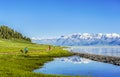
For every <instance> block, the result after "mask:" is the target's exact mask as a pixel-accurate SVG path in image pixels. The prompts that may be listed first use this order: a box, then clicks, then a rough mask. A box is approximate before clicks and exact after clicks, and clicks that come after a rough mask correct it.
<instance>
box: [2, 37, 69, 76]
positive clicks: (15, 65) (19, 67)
mask: <svg viewBox="0 0 120 77" xmlns="http://www.w3.org/2000/svg"><path fill="white" fill-rule="evenodd" d="M24 47H28V48H29V52H28V54H27V55H26V54H22V53H20V49H23V48H24ZM47 48H48V46H47V45H38V44H32V43H28V42H25V41H22V42H21V40H16V41H15V40H14V41H12V40H2V39H0V77H56V75H45V74H38V73H33V72H32V70H33V69H35V68H39V67H41V66H42V65H43V64H44V63H45V62H47V61H51V60H53V58H54V57H61V56H69V55H71V54H70V53H69V52H68V51H66V50H62V48H61V47H53V46H52V50H51V51H47ZM59 77H62V76H59Z"/></svg>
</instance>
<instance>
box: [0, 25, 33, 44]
mask: <svg viewBox="0 0 120 77" xmlns="http://www.w3.org/2000/svg"><path fill="white" fill-rule="evenodd" d="M0 38H2V39H21V40H26V41H29V42H31V40H30V38H28V37H26V36H23V35H22V34H21V33H19V32H17V31H15V30H14V29H11V28H9V27H8V26H4V25H2V26H0Z"/></svg>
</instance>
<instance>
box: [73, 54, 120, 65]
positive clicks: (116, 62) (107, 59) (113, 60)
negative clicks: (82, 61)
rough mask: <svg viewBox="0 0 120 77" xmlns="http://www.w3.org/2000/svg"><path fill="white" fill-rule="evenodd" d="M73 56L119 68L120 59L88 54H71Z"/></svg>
mask: <svg viewBox="0 0 120 77" xmlns="http://www.w3.org/2000/svg"><path fill="white" fill-rule="evenodd" d="M72 53H73V54H74V55H77V56H80V57H83V58H87V59H90V60H94V61H99V62H104V63H109V64H113V65H117V66H120V57H112V56H104V55H96V54H89V53H80V52H79V53H77V52H72Z"/></svg>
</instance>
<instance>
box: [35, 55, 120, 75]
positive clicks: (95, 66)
mask: <svg viewBox="0 0 120 77" xmlns="http://www.w3.org/2000/svg"><path fill="white" fill-rule="evenodd" d="M34 72H39V73H44V74H57V75H70V76H76V75H83V76H92V77H120V66H115V65H112V64H107V63H102V62H97V61H92V60H88V59H83V58H80V57H77V56H72V57H66V58H65V57H64V58H56V59H54V61H51V62H48V63H46V64H45V65H44V66H43V67H42V68H39V69H36V70H34Z"/></svg>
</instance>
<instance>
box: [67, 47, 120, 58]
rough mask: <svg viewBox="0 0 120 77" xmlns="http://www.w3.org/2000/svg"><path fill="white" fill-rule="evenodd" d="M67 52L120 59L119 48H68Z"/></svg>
mask: <svg viewBox="0 0 120 77" xmlns="http://www.w3.org/2000/svg"><path fill="white" fill-rule="evenodd" d="M67 50H69V51H73V52H84V53H91V54H99V55H107V56H116V57H120V46H78V47H70V48H68V49H67Z"/></svg>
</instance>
